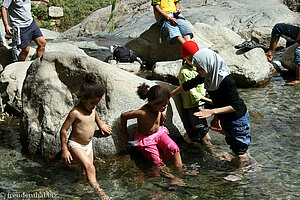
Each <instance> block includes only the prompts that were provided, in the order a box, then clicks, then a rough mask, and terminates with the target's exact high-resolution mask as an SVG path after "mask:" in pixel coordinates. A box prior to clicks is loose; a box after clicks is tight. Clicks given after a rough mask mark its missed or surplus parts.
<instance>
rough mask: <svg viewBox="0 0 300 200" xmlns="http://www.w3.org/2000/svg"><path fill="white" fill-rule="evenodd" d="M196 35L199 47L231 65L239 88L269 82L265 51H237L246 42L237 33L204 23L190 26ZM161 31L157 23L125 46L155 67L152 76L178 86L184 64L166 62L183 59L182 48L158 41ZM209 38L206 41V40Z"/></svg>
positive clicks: (269, 67)
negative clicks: (218, 55)
mask: <svg viewBox="0 0 300 200" xmlns="http://www.w3.org/2000/svg"><path fill="white" fill-rule="evenodd" d="M190 27H191V29H192V30H193V32H194V34H195V38H193V40H194V41H195V42H196V43H197V44H198V46H199V48H202V47H206V48H210V49H212V50H214V51H216V52H217V53H219V54H220V55H221V56H222V57H223V59H224V60H225V61H226V63H227V64H228V66H229V68H230V70H231V72H232V74H233V75H234V77H235V78H236V82H237V85H238V86H240V87H253V86H259V85H264V84H266V83H268V81H269V80H270V75H271V70H270V69H271V68H272V65H271V64H270V63H269V62H267V59H266V57H265V54H264V51H263V49H261V48H256V49H253V50H251V51H249V50H245V49H240V50H237V49H235V47H234V46H235V45H236V44H239V43H241V42H243V41H244V40H243V39H242V38H241V36H239V35H238V34H237V33H235V32H234V31H232V30H230V29H229V28H226V27H222V26H211V25H208V24H203V23H195V24H194V25H191V24H190ZM158 37H159V30H158V27H157V25H156V24H154V25H152V27H151V28H150V29H149V30H147V31H145V32H144V33H143V34H142V35H141V36H140V37H139V38H137V39H135V40H132V41H130V42H129V43H127V44H126V46H127V47H129V48H130V49H132V50H134V51H135V52H136V53H137V54H138V55H140V54H141V55H140V56H141V58H142V59H143V60H144V61H146V62H147V63H148V64H152V63H155V62H158V61H159V62H158V63H157V64H155V65H154V67H153V69H154V72H153V76H154V77H155V78H157V79H159V80H164V81H168V82H171V83H173V84H176V83H177V81H176V79H177V75H178V72H179V69H180V65H181V62H180V61H176V62H165V61H170V60H178V59H180V58H181V54H180V48H179V45H178V44H177V45H169V44H168V43H167V42H163V43H161V44H159V43H158V42H157V40H158ZM205 38H206V39H205Z"/></svg>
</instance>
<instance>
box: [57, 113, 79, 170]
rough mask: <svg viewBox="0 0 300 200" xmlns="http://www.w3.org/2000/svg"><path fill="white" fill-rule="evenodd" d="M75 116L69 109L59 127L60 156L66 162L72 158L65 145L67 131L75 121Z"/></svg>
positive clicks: (69, 162) (69, 161)
mask: <svg viewBox="0 0 300 200" xmlns="http://www.w3.org/2000/svg"><path fill="white" fill-rule="evenodd" d="M75 118H76V117H75V114H74V113H73V112H72V111H71V112H70V113H69V115H68V117H67V119H66V121H65V122H64V123H63V125H62V127H61V129H60V141H61V150H62V155H61V157H62V159H63V160H64V161H65V163H66V164H71V161H72V160H73V158H72V155H71V153H70V151H69V149H68V146H67V131H68V129H69V128H70V126H71V125H72V124H73V122H74V121H75Z"/></svg>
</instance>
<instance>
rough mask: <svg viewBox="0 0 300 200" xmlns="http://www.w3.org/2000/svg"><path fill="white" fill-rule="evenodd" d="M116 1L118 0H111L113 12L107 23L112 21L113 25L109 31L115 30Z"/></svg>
mask: <svg viewBox="0 0 300 200" xmlns="http://www.w3.org/2000/svg"><path fill="white" fill-rule="evenodd" d="M116 2H117V0H111V12H110V16H109V19H108V21H107V24H108V23H109V22H110V21H111V22H112V25H111V27H110V29H109V32H110V33H112V32H113V31H114V30H115V23H114V20H113V19H114V15H115V8H116Z"/></svg>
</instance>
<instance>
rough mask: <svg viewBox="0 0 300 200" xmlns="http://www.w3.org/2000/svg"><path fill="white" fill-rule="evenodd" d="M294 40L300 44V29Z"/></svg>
mask: <svg viewBox="0 0 300 200" xmlns="http://www.w3.org/2000/svg"><path fill="white" fill-rule="evenodd" d="M296 42H298V44H300V30H299V33H298V36H297V39H296Z"/></svg>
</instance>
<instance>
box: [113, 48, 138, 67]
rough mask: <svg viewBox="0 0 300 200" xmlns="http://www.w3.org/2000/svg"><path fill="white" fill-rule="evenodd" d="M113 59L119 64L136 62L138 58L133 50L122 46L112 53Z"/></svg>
mask: <svg viewBox="0 0 300 200" xmlns="http://www.w3.org/2000/svg"><path fill="white" fill-rule="evenodd" d="M112 55H113V59H114V60H117V61H119V62H131V63H132V62H134V61H136V60H137V56H136V54H135V53H134V51H132V50H131V49H129V48H127V47H122V46H116V47H114V49H113V52H112Z"/></svg>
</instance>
